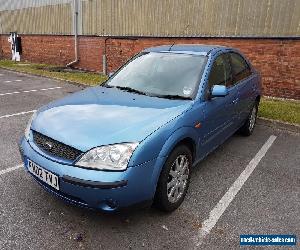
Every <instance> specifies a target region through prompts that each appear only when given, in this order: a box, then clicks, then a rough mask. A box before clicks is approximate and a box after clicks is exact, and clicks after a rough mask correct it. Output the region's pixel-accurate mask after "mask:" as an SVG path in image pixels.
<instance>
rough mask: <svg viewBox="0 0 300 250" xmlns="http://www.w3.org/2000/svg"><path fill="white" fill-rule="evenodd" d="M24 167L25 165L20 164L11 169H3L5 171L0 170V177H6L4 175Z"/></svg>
mask: <svg viewBox="0 0 300 250" xmlns="http://www.w3.org/2000/svg"><path fill="white" fill-rule="evenodd" d="M23 166H24V165H23V164H20V165H17V166H15V167H11V168H6V169H3V170H0V176H1V175H4V174H7V173H9V172H12V171H15V170H18V169H20V168H22V167H23Z"/></svg>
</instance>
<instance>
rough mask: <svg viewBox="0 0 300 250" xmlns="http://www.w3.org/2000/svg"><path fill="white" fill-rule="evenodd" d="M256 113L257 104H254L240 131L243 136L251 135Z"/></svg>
mask: <svg viewBox="0 0 300 250" xmlns="http://www.w3.org/2000/svg"><path fill="white" fill-rule="evenodd" d="M257 111H258V102H255V104H254V105H253V107H252V110H251V112H250V114H249V116H248V118H247V120H246V121H245V123H244V125H243V126H242V127H241V129H240V131H241V133H242V134H243V135H245V136H249V135H251V134H252V133H253V130H254V127H255V124H256V118H257Z"/></svg>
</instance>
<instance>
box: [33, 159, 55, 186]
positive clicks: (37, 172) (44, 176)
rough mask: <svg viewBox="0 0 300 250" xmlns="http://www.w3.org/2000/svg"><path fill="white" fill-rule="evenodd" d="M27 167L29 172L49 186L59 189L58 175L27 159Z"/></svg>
mask: <svg viewBox="0 0 300 250" xmlns="http://www.w3.org/2000/svg"><path fill="white" fill-rule="evenodd" d="M27 167H28V170H29V172H30V173H32V174H33V175H34V176H36V177H37V178H39V179H40V180H42V181H43V182H45V183H47V184H48V185H49V186H51V187H53V188H55V189H56V190H59V183H58V176H56V175H55V174H52V173H51V172H49V171H48V170H46V169H44V168H42V167H40V166H39V165H37V164H35V163H34V162H32V161H31V160H28V163H27Z"/></svg>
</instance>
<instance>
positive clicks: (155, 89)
mask: <svg viewBox="0 0 300 250" xmlns="http://www.w3.org/2000/svg"><path fill="white" fill-rule="evenodd" d="M205 63H206V57H205V56H200V55H190V54H179V53H167V52H166V53H154V52H151V53H144V54H140V55H138V56H137V57H136V58H134V59H133V60H131V61H130V62H129V63H127V64H126V65H125V66H124V67H123V68H122V69H121V70H120V71H119V72H117V73H116V74H115V75H114V76H113V77H112V78H111V79H109V80H108V81H107V83H106V85H107V86H110V87H125V88H131V89H134V90H137V91H140V92H143V93H145V94H148V95H152V96H161V97H164V96H178V97H184V98H187V99H188V98H192V96H193V95H194V93H195V91H196V89H197V87H198V84H199V81H200V76H201V74H202V72H203V68H204V66H205Z"/></svg>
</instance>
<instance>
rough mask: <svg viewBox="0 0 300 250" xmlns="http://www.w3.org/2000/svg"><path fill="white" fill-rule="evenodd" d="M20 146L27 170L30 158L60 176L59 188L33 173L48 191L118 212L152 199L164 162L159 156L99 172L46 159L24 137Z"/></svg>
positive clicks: (96, 207) (82, 203)
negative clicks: (122, 167)
mask: <svg viewBox="0 0 300 250" xmlns="http://www.w3.org/2000/svg"><path fill="white" fill-rule="evenodd" d="M19 146H20V153H21V156H22V159H23V162H24V165H25V169H26V170H27V171H28V169H27V162H28V160H29V159H30V160H31V161H33V162H35V163H36V164H38V165H39V166H41V167H43V168H45V169H46V170H48V171H50V172H52V173H53V174H55V175H57V176H58V177H59V186H60V190H59V191H57V190H55V189H53V188H52V187H50V186H48V185H47V184H46V183H44V182H42V181H40V180H39V179H37V178H36V177H34V176H33V175H32V176H33V177H34V179H35V180H36V181H37V182H38V183H39V184H40V185H41V186H42V187H43V188H44V189H45V190H47V191H48V192H50V193H52V194H54V195H55V196H57V197H59V198H61V199H63V200H64V201H67V202H69V203H72V204H75V205H78V206H81V207H87V208H93V209H100V210H103V211H116V210H120V209H122V208H127V207H131V206H134V205H136V204H144V203H145V202H149V201H152V199H153V197H154V194H155V189H156V183H157V180H158V177H159V173H160V169H161V166H162V165H163V163H164V158H156V159H153V160H151V161H148V162H145V163H143V164H141V165H138V166H134V167H128V168H127V169H126V170H125V171H120V172H119V171H118V172H112V171H99V170H91V169H84V168H79V167H75V166H72V165H67V164H62V163H58V162H56V161H53V160H51V159H49V158H46V157H44V156H43V155H42V154H40V153H39V152H37V151H36V150H34V149H33V148H32V147H31V145H30V144H29V143H28V142H27V141H26V140H25V139H24V138H22V140H21V141H20V145H19ZM28 173H29V172H28Z"/></svg>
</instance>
